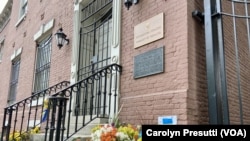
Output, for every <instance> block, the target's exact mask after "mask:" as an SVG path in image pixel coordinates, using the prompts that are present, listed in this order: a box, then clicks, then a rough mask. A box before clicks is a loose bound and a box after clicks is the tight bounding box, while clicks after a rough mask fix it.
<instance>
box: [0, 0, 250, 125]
mask: <svg viewBox="0 0 250 141" xmlns="http://www.w3.org/2000/svg"><path fill="white" fill-rule="evenodd" d="M91 2H92V1H88V0H79V1H78V0H70V1H68V0H54V1H50V0H40V1H30V0H29V1H25V0H20V1H13V0H9V2H8V3H7V5H6V7H5V9H4V11H3V13H2V14H1V15H0V18H2V19H0V20H2V21H3V22H1V23H2V24H1V27H0V43H1V48H0V51H1V52H0V55H1V60H0V78H1V80H0V94H1V99H0V103H2V104H1V106H0V113H1V114H0V121H2V120H3V114H4V112H3V108H4V107H6V106H8V105H11V104H13V103H15V102H17V101H20V100H22V99H24V98H26V97H29V96H31V95H32V93H34V92H35V91H41V90H43V89H44V88H47V87H50V86H53V85H55V84H57V83H60V82H62V81H70V82H71V85H73V84H75V83H77V82H78V81H80V80H81V78H82V76H81V77H80V75H83V74H79V72H80V71H81V68H85V67H88V66H92V65H93V63H96V64H97V63H99V62H102V66H107V65H108V64H113V63H116V64H119V65H121V66H122V73H121V75H120V77H118V79H119V83H118V84H119V87H118V92H119V95H118V104H117V103H116V104H117V105H116V104H113V108H114V107H116V108H117V109H121V112H120V114H119V117H120V119H121V120H122V121H124V122H129V123H133V124H157V123H158V117H161V116H176V117H177V124H208V123H209V101H208V94H207V90H208V87H207V68H206V47H205V27H204V24H202V23H200V22H199V21H197V20H196V19H195V18H193V17H192V12H193V11H194V10H195V9H198V10H200V11H204V6H203V5H204V4H203V1H201V0H188V1H187V0H178V1H174V0H157V1H151V0H140V1H139V3H138V4H136V5H132V6H131V7H130V8H129V9H127V8H126V7H125V6H124V4H123V1H112V0H107V1H106V0H105V1H102V2H103V3H102V2H100V3H98V2H95V1H93V2H92V4H91ZM93 5H95V7H103V9H101V10H98V8H96V9H95V8H94V6H93ZM225 5H226V4H225ZM91 7H92V8H93V9H91ZM110 9H111V10H110ZM239 9H240V8H239ZM229 10H231V9H229ZM110 11H111V12H110ZM6 13H7V14H6ZM8 13H9V17H8ZM104 13H105V14H104ZM161 13H163V38H159V39H157V40H153V41H150V42H149V43H145V44H143V45H141V46H140V47H135V43H134V40H135V33H134V32H135V27H136V26H138V25H139V24H141V23H143V22H145V21H147V20H149V19H150V18H152V17H155V16H157V15H158V14H161ZM6 15H7V18H5V17H6ZM99 20H100V22H99ZM225 20H226V19H225ZM4 21H5V22H4ZM97 21H98V22H97ZM92 23H94V25H95V26H94V29H95V30H94V32H93V34H92V30H89V29H85V28H86V27H88V26H89V25H91V24H92ZM239 23H240V22H239ZM98 24H100V26H97V27H96V25H98ZM224 24H225V25H224V29H225V30H226V29H229V28H227V26H229V27H230V24H228V22H227V23H224ZM241 24H242V26H245V24H244V23H243V22H242V23H241ZM146 25H147V24H146ZM150 26H152V27H154V25H150ZM59 28H63V32H64V33H65V34H66V35H67V38H68V39H69V44H65V45H64V46H63V47H62V48H61V49H59V48H58V47H57V45H56V39H55V36H54V34H55V33H56V32H57V31H58V29H59ZM149 28H150V27H149ZM109 29H110V31H111V32H109ZM242 30H244V29H242ZM225 32H227V31H225ZM229 32H230V31H229ZM246 34H247V33H246ZM93 36H94V38H93V39H92V37H93ZM242 36H244V37H245V36H246V35H245V34H244V35H242ZM85 37H86V38H85ZM224 38H225V45H226V46H230V47H232V48H233V47H234V46H231V44H232V43H231V42H230V38H232V37H231V36H230V35H228V36H225V37H224ZM48 42H49V44H48ZM92 42H93V43H92ZM244 43H245V42H244ZM242 44H243V42H242ZM92 45H93V46H94V48H95V47H97V48H96V49H92V48H90V46H92ZM43 46H47V47H48V48H49V50H47V51H44V52H42V53H41V54H42V55H44V54H47V53H48V52H49V54H47V55H48V56H43V57H44V58H40V59H39V56H38V54H39V53H38V50H39V47H43ZM82 46H83V48H81V47H82ZM84 46H85V47H84ZM109 47H110V48H109ZM160 47H164V50H163V52H162V53H163V58H164V61H163V66H164V69H163V70H164V71H163V72H161V73H159V74H154V75H149V76H145V77H141V78H134V71H135V69H134V66H135V63H134V61H135V57H136V56H138V55H140V54H143V53H145V52H147V51H151V50H153V49H156V48H160ZM227 49H228V48H227ZM94 50H96V51H94ZM246 50H247V49H245V50H244V49H243V50H240V52H241V53H243V52H245V51H246ZM81 51H83V52H84V51H85V52H87V53H86V54H88V55H84V54H81ZM99 51H100V52H99ZM104 51H105V52H107V54H106V55H103V53H102V52H104ZM79 52H80V53H79ZM90 54H91V55H90ZM230 54H231V55H230ZM234 55H235V54H233V53H232V52H230V49H228V50H226V55H225V56H226V63H227V64H229V65H227V66H226V67H227V69H226V70H227V73H228V74H229V77H227V81H228V83H229V87H228V92H229V95H230V97H229V109H230V112H229V113H230V117H231V118H232V121H231V123H238V121H239V119H238V118H239V117H237V115H238V113H237V108H238V107H239V106H235V105H237V104H239V102H237V101H234V99H235V98H237V95H236V94H235V95H234V92H235V91H237V88H236V87H231V85H235V86H236V84H235V83H236V82H235V80H234V78H235V76H234V73H236V72H235V71H231V68H233V67H234V66H235V65H236V64H232V66H231V67H230V62H231V61H232V60H233V61H234V59H232V58H231V56H234ZM245 55H246V56H245ZM50 56H51V57H50ZM87 56H88V57H87ZM100 56H102V57H100ZM243 56H244V57H243V58H245V59H247V58H248V57H247V54H244V55H243ZM40 57H41V56H40ZM48 58H49V59H48ZM100 58H102V59H100ZM105 58H106V60H107V62H106V64H105V63H103V62H104V61H103V60H105ZM41 60H42V61H41ZM43 60H47V61H48V62H45V63H48V64H49V65H44V66H40V68H39V67H38V68H37V64H38V63H39V61H40V63H42V64H43V63H44V62H43ZM106 60H105V61H106ZM230 60H231V61H230ZM16 62H18V63H16ZM15 65H16V66H17V67H18V69H17V71H18V72H19V73H18V75H14V76H17V78H16V79H13V77H12V76H13V73H12V72H13V69H15V67H13V66H15ZM97 66H98V65H97ZM240 66H243V68H244V66H245V65H244V64H241V65H240ZM246 68H247V67H246ZM98 69H101V68H98ZM38 70H46V71H45V72H44V75H42V76H40V78H39V79H38V77H39V76H38V73H39V71H38ZM92 71H93V70H92ZM230 74H231V75H230ZM84 75H85V74H84ZM241 75H242V76H241V77H245V76H248V72H247V71H243V73H242V74H241ZM230 76H231V77H230ZM11 80H13V81H14V83H12V81H11ZM45 80H46V82H44V81H45ZM247 81H248V79H246V80H245V79H244V82H242V87H243V86H244V88H247ZM36 82H41V83H44V85H43V86H40V83H39V84H36ZM12 84H13V85H12ZM15 84H16V85H15ZM38 85H39V86H38ZM11 86H13V87H14V90H12V87H11ZM12 91H14V95H13V94H12ZM246 91H247V89H244V94H242V96H243V97H244V99H245V100H246V99H248V97H247V94H246V93H245V92H246ZM245 100H243V103H245V102H246V101H245ZM241 104H242V103H241ZM243 107H244V108H243V109H244V120H245V121H246V122H249V118H248V117H249V116H248V113H245V111H247V110H248V109H249V108H248V106H247V105H244V106H243Z"/></svg>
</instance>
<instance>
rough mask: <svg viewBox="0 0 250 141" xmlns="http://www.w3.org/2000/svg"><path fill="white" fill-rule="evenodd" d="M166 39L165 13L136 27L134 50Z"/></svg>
mask: <svg viewBox="0 0 250 141" xmlns="http://www.w3.org/2000/svg"><path fill="white" fill-rule="evenodd" d="M163 37H164V13H160V14H158V15H156V16H154V17H152V18H150V19H148V20H146V21H144V22H142V23H140V24H138V25H136V26H135V27H134V48H138V47H140V46H143V45H145V44H148V43H150V42H153V41H156V40H158V39H161V38H163Z"/></svg>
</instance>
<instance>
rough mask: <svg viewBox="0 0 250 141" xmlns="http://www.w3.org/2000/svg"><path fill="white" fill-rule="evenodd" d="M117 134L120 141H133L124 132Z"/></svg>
mask: <svg viewBox="0 0 250 141" xmlns="http://www.w3.org/2000/svg"><path fill="white" fill-rule="evenodd" d="M115 136H116V137H117V138H119V141H131V140H130V138H129V136H128V135H127V134H124V133H123V132H117V133H116V135H115Z"/></svg>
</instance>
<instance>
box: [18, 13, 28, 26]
mask: <svg viewBox="0 0 250 141" xmlns="http://www.w3.org/2000/svg"><path fill="white" fill-rule="evenodd" d="M25 18H26V14H23V15H22V17H20V18H19V20H18V21H17V23H16V25H15V26H16V27H18V26H19V25H20V24H21V23H22V21H24V20H25Z"/></svg>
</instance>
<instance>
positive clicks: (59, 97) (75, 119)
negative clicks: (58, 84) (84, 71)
mask: <svg viewBox="0 0 250 141" xmlns="http://www.w3.org/2000/svg"><path fill="white" fill-rule="evenodd" d="M121 69H122V68H121V66H119V65H117V64H111V65H108V66H106V67H104V68H103V69H101V70H99V71H97V72H95V73H94V74H92V75H91V76H89V77H87V78H85V79H83V80H81V81H79V82H77V83H75V84H73V85H71V86H68V87H67V88H64V89H62V90H61V91H59V92H57V93H55V94H53V95H51V96H50V97H49V98H48V99H49V104H48V113H47V115H48V117H47V118H46V122H45V123H44V124H45V128H44V133H45V139H44V140H45V141H47V140H48V141H53V140H56V141H66V140H67V139H69V138H70V137H72V136H73V135H74V134H76V133H77V132H79V131H80V130H81V129H83V128H84V127H85V126H86V125H87V124H88V123H90V122H91V121H93V120H94V119H96V118H109V116H110V115H114V114H115V113H116V112H117V109H116V107H117V96H118V85H119V82H118V80H119V75H120V72H121ZM24 101H27V100H24ZM20 103H25V102H20ZM20 105H21V104H19V105H16V106H15V107H13V106H12V107H8V108H5V116H4V117H5V119H4V121H5V120H6V119H9V120H8V121H12V119H15V120H14V123H13V124H12V123H11V122H8V126H3V130H4V129H5V128H7V129H8V132H6V134H5V135H6V137H7V136H9V134H10V130H15V129H16V123H17V121H19V122H20V120H21V123H22V125H20V126H21V129H22V126H23V125H24V124H23V122H22V121H23V119H22V118H21V119H18V118H17V117H16V115H17V113H18V112H16V111H17V110H19V108H20V107H24V106H20ZM20 109H22V108H20ZM19 111H20V110H19ZM23 115H24V114H23ZM24 117H25V116H24ZM2 139H3V135H2ZM7 141H8V140H7Z"/></svg>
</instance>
